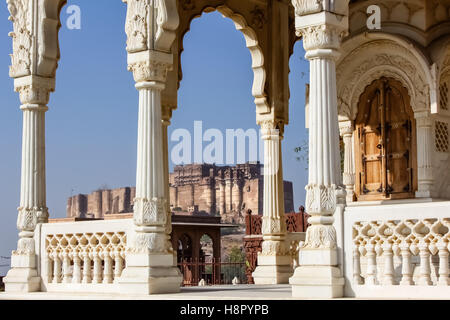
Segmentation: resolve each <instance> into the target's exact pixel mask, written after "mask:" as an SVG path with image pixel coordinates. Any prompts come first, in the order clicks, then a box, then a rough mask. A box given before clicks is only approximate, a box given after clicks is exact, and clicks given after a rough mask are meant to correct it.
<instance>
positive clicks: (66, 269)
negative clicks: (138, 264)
mask: <svg viewBox="0 0 450 320" xmlns="http://www.w3.org/2000/svg"><path fill="white" fill-rule="evenodd" d="M126 243H127V238H126V233H125V232H98V233H67V234H48V235H47V236H46V238H45V249H46V253H47V255H46V260H47V261H46V265H47V270H46V271H47V272H46V274H47V276H48V282H53V283H61V282H62V283H105V284H107V283H113V281H115V280H116V279H118V278H119V277H120V275H121V273H122V270H123V268H124V266H125V249H126Z"/></svg>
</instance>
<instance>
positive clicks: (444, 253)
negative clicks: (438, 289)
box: [437, 239, 450, 286]
mask: <svg viewBox="0 0 450 320" xmlns="http://www.w3.org/2000/svg"><path fill="white" fill-rule="evenodd" d="M437 246H438V249H439V281H438V285H440V286H448V285H450V280H449V277H448V273H449V268H448V255H449V252H448V248H447V246H448V242H444V241H442V239H441V240H440V241H439V242H438V244H437Z"/></svg>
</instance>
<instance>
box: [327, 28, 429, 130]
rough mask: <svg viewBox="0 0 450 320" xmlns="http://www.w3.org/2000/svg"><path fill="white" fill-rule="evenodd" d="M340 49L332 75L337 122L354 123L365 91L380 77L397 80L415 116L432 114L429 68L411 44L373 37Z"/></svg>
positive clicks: (390, 37)
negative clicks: (409, 98)
mask: <svg viewBox="0 0 450 320" xmlns="http://www.w3.org/2000/svg"><path fill="white" fill-rule="evenodd" d="M343 48H344V50H345V51H344V52H345V53H344V54H343V56H342V57H341V59H340V60H339V61H338V66H337V71H336V73H337V74H336V77H337V86H338V101H339V103H338V113H339V119H340V121H345V120H354V119H355V117H356V114H357V112H358V110H357V107H358V101H359V97H360V96H361V94H362V93H363V92H364V89H365V87H366V86H368V85H370V84H371V83H372V82H373V81H374V80H376V79H378V78H380V77H381V76H382V75H383V74H385V75H386V76H390V77H392V78H395V79H397V80H399V81H400V82H401V83H402V84H403V85H404V86H405V87H406V88H407V89H408V92H409V95H410V97H411V104H412V107H413V110H414V112H415V113H417V112H424V111H426V112H431V111H432V109H433V110H436V91H435V90H436V85H435V84H434V83H435V80H434V78H435V77H434V76H433V75H432V71H431V70H432V67H431V66H430V65H429V62H428V60H427V58H426V57H425V56H424V55H423V53H422V52H420V50H419V49H416V48H414V47H413V45H412V44H411V43H408V42H406V41H405V40H404V39H402V38H400V37H397V36H393V35H384V34H380V33H374V34H361V35H358V36H356V37H354V38H351V39H350V40H348V41H347V42H344V43H343ZM356 84H358V85H356ZM432 89H434V90H432Z"/></svg>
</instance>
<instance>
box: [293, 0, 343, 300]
mask: <svg viewBox="0 0 450 320" xmlns="http://www.w3.org/2000/svg"><path fill="white" fill-rule="evenodd" d="M336 2H339V1H336ZM347 3H348V1H347ZM293 4H294V6H296V29H297V33H298V35H301V36H302V37H303V46H304V48H305V50H306V58H307V59H308V60H309V61H310V75H311V78H310V105H309V183H308V185H307V187H306V211H307V212H308V214H309V215H310V216H311V217H310V218H309V220H308V222H309V223H310V224H311V226H310V227H309V228H308V230H307V232H306V239H305V242H304V244H303V245H302V246H301V247H300V252H299V263H300V265H299V266H298V267H297V268H296V270H295V273H294V275H293V276H292V277H291V279H290V281H289V282H290V284H292V294H293V296H294V297H302V298H335V297H341V296H343V289H344V278H343V277H342V273H341V270H340V269H339V268H338V267H337V265H338V252H337V235H336V230H335V228H334V226H333V222H334V218H333V214H334V213H335V210H336V208H337V207H338V203H341V202H342V198H343V197H345V191H344V189H343V187H342V185H341V168H340V154H339V129H338V116H337V92H336V64H335V61H336V59H337V58H338V57H339V52H338V49H339V46H340V36H341V33H342V32H343V31H345V30H346V28H348V22H347V19H346V17H345V16H338V15H335V14H334V13H332V12H329V11H321V8H315V9H314V8H306V10H304V8H303V7H300V6H299V2H298V1H296V0H294V1H293ZM318 11H319V12H318Z"/></svg>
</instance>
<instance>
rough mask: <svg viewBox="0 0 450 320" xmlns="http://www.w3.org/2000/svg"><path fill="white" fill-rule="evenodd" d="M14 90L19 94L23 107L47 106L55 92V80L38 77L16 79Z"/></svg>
mask: <svg viewBox="0 0 450 320" xmlns="http://www.w3.org/2000/svg"><path fill="white" fill-rule="evenodd" d="M14 89H15V91H16V92H18V93H19V95H20V102H21V103H22V105H30V104H35V105H40V106H45V105H47V103H48V101H49V99H50V92H53V91H54V90H55V79H54V78H43V77H38V76H26V77H21V78H16V79H15V80H14ZM22 109H24V107H22Z"/></svg>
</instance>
